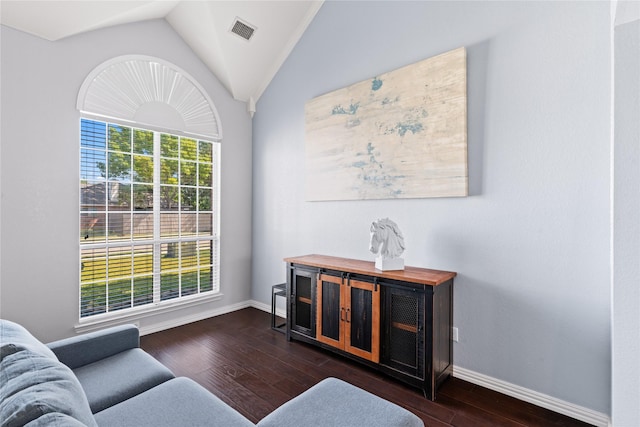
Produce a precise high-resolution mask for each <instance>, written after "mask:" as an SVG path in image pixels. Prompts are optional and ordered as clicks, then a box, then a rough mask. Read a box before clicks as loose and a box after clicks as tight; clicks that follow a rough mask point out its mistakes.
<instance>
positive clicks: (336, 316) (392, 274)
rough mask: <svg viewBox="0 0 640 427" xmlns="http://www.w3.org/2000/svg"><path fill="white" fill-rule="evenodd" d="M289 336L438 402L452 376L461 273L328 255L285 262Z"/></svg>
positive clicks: (287, 259) (290, 259) (301, 257)
mask: <svg viewBox="0 0 640 427" xmlns="http://www.w3.org/2000/svg"><path fill="white" fill-rule="evenodd" d="M285 262H286V263H287V331H286V333H287V339H288V340H291V339H294V340H299V341H304V342H307V343H311V344H315V345H318V346H320V347H323V348H325V349H329V350H332V351H334V352H336V353H339V354H342V355H344V356H346V357H349V358H351V359H354V360H357V361H359V362H361V363H364V364H366V365H368V366H371V367H373V368H376V369H378V370H380V371H382V372H384V373H386V374H388V375H390V376H392V377H394V378H397V379H399V380H401V381H404V382H406V383H408V384H411V385H413V386H415V387H418V388H421V389H422V390H423V392H424V394H425V396H426V397H427V398H429V399H431V400H435V397H436V389H437V388H438V386H439V385H440V384H441V383H442V382H443V381H444V380H445V379H447V378H448V377H449V375H451V363H452V360H451V359H452V342H451V324H452V317H453V310H452V303H453V278H454V277H455V275H456V273H453V272H448V271H438V270H429V269H424V268H416V267H405V269H404V270H400V271H385V272H383V271H380V270H376V269H375V267H374V263H373V262H367V261H359V260H353V259H347V258H337V257H330V256H324V255H305V256H300V257H293V258H285Z"/></svg>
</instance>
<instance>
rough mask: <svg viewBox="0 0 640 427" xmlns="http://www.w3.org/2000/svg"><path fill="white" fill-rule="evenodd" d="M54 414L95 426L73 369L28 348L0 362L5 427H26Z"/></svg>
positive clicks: (0, 412)
mask: <svg viewBox="0 0 640 427" xmlns="http://www.w3.org/2000/svg"><path fill="white" fill-rule="evenodd" d="M16 348H18V346H15V347H14V349H16ZM53 412H58V413H62V414H65V415H68V416H70V417H73V418H75V419H76V420H78V421H79V422H80V423H82V424H84V425H87V426H95V425H96V423H95V420H94V418H93V415H92V414H91V410H90V409H89V403H88V402H87V398H86V397H85V395H84V392H83V391H82V387H81V386H80V383H79V382H78V380H77V379H76V377H75V376H74V375H73V373H72V372H71V369H69V368H68V367H67V366H65V365H64V364H62V363H61V362H58V360H56V359H55V358H54V359H52V358H50V357H49V356H45V355H42V354H40V353H36V352H33V351H31V350H30V349H27V348H22V349H20V350H19V351H16V352H13V353H12V354H7V355H5V356H4V357H3V358H2V361H1V362H0V420H2V425H3V426H5V427H11V426H23V425H25V424H27V423H29V422H31V421H34V420H37V419H38V418H39V417H41V416H42V415H45V414H48V413H53Z"/></svg>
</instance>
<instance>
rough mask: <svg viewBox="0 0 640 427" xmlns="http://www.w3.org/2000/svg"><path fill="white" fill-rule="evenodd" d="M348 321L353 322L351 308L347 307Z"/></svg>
mask: <svg viewBox="0 0 640 427" xmlns="http://www.w3.org/2000/svg"><path fill="white" fill-rule="evenodd" d="M346 322H347V323H351V309H350V308H347V320H346Z"/></svg>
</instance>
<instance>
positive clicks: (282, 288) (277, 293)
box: [271, 283, 287, 334]
mask: <svg viewBox="0 0 640 427" xmlns="http://www.w3.org/2000/svg"><path fill="white" fill-rule="evenodd" d="M276 297H283V298H285V299H286V298H287V284H286V283H280V284H278V285H273V286H272V287H271V329H273V330H274V331H278V332H281V333H283V334H284V333H285V329H284V327H285V326H286V325H287V323H286V322H285V323H282V324H280V325H276Z"/></svg>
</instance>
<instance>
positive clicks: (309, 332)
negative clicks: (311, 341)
mask: <svg viewBox="0 0 640 427" xmlns="http://www.w3.org/2000/svg"><path fill="white" fill-rule="evenodd" d="M317 276H318V271H317V270H313V269H305V268H300V267H297V266H292V267H291V268H290V270H289V286H288V289H289V303H290V313H291V325H290V326H291V329H292V330H294V331H297V332H300V333H302V334H304V335H306V336H308V337H311V338H315V336H316V319H315V314H316V277H317Z"/></svg>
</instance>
